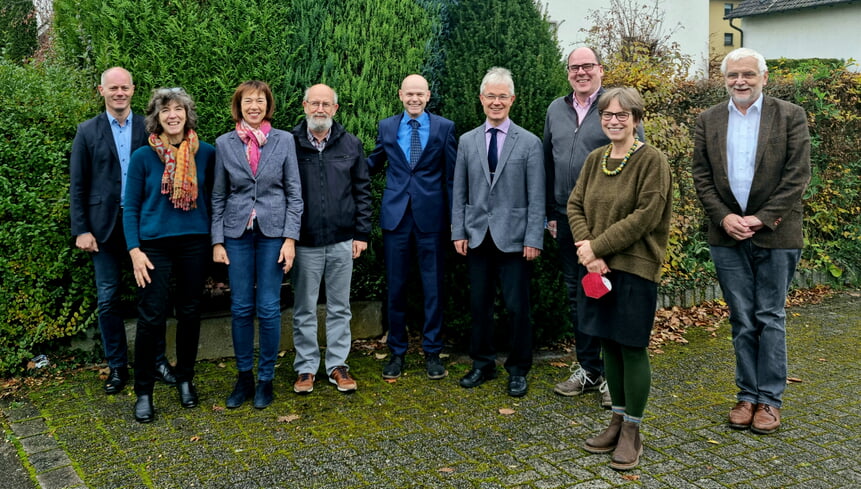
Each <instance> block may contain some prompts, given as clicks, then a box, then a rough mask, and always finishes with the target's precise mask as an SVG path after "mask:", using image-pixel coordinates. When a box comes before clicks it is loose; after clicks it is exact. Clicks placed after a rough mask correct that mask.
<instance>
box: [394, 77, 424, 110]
mask: <svg viewBox="0 0 861 489" xmlns="http://www.w3.org/2000/svg"><path fill="white" fill-rule="evenodd" d="M398 98H400V99H401V102H402V103H403V104H404V110H405V111H406V112H407V114H408V115H409V116H410V118H412V119H415V118H416V117H419V116H420V115H422V112H424V111H425V107H427V104H428V101H430V89H429V88H428V81H427V80H425V77H423V76H421V75H409V76H407V77H406V78H404V81H403V82H402V83H401V89H400V90H398Z"/></svg>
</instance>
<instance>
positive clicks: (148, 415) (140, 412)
mask: <svg viewBox="0 0 861 489" xmlns="http://www.w3.org/2000/svg"><path fill="white" fill-rule="evenodd" d="M154 411H155V410H154V409H153V407H152V395H150V394H141V395H139V396H138V400H137V402H135V421H137V422H138V423H151V422H152V420H154V419H155V412H154Z"/></svg>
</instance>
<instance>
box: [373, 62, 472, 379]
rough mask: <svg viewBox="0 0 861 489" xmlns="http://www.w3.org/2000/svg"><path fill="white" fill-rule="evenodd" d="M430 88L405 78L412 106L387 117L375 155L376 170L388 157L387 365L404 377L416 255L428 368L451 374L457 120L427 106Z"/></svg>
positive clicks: (404, 98)
mask: <svg viewBox="0 0 861 489" xmlns="http://www.w3.org/2000/svg"><path fill="white" fill-rule="evenodd" d="M430 95H431V93H430V89H429V87H428V82H427V80H425V79H424V77H422V76H421V75H409V76H407V77H406V78H404V81H403V82H402V83H401V88H400V90H398V97H399V98H400V100H401V102H402V103H403V105H404V112H403V113H401V114H398V115H395V116H392V117H389V118H387V119H383V120H381V121H380V124H379V128H378V132H377V143H376V147H375V148H374V151H373V152H372V153H371V155H370V156H369V157H368V166H369V167H370V168H371V171H374V172H376V171H380V170H382V168H383V166H384V165H385V163H386V162H387V161H388V166H387V167H386V189H385V191H384V192H383V202H382V205H381V206H380V225H381V227H382V229H383V247H384V249H385V260H386V279H387V282H388V301H387V313H388V345H389V349H390V350H391V353H392V355H391V357H390V359H389V362H388V364H387V365H386V366H385V367H384V368H383V378H386V379H396V378H398V377H400V376H401V372H402V371H403V366H404V355H405V354H406V352H407V346H408V340H407V331H406V305H407V290H406V289H407V279H408V278H409V277H408V274H409V270H410V265H411V263H412V260H413V257H416V258H417V259H418V265H419V271H420V274H421V281H422V289H423V292H424V325H423V327H422V350H424V353H425V364H426V368H427V375H428V378H430V379H442V378H444V377H445V376H446V374H447V372H446V370H445V367H444V366H443V365H442V362H441V361H440V358H439V353H440V351H441V350H442V298H441V291H442V287H443V268H444V266H443V257H444V256H445V242H446V241H448V238H449V237H448V232H449V222H450V218H451V188H452V181H453V180H452V178H453V175H454V164H455V160H456V158H457V142H456V140H455V134H454V123H453V122H452V121H450V120H448V119H445V118H443V117H439V116H437V115H434V114H430V113H428V112H427V111H425V108H426V107H427V103H428V101H429V100H430Z"/></svg>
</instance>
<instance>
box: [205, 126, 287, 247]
mask: <svg viewBox="0 0 861 489" xmlns="http://www.w3.org/2000/svg"><path fill="white" fill-rule="evenodd" d="M252 208H254V209H256V210H257V224H258V225H259V226H260V231H261V232H262V233H263V234H264V235H265V236H268V237H270V238H277V237H282V238H293V239H296V240H298V239H299V229H300V227H301V224H302V209H303V204H302V184H301V181H300V180H299V167H298V164H297V162H296V146H295V144H294V142H293V135H292V134H290V133H289V132H286V131H282V130H280V129H272V131H271V132H270V133H269V140H268V141H267V142H266V144H265V145H264V146H263V147H262V148H260V163H259V164H258V166H257V175H253V174H252V173H251V166H250V165H249V164H248V159H247V158H246V157H245V145H244V144H243V143H242V140H241V139H239V135H238V134H237V133H236V131H230V132H228V133H226V134H222V135H221V136H219V137H218V139H216V140H215V175H214V177H213V188H212V244H218V243H224V238H225V237H228V238H238V237H240V236H242V233H244V232H245V227H246V225H247V224H248V219H249V218H250V217H251V209H252Z"/></svg>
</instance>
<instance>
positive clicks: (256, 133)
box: [236, 119, 272, 176]
mask: <svg viewBox="0 0 861 489" xmlns="http://www.w3.org/2000/svg"><path fill="white" fill-rule="evenodd" d="M271 129H272V125H271V124H269V121H263V124H260V127H259V128H257V129H255V128H253V127H251V126H250V125H248V123H247V122H245V119H242V120H241V121H239V122H237V123H236V133H237V134H239V139H240V140H242V142H243V144H245V157H246V158H248V164H249V165H251V174H252V175H255V176H256V175H257V164H258V163H260V148H261V147H263V146H265V145H266V141H267V139H268V136H269V131H270V130H271Z"/></svg>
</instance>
